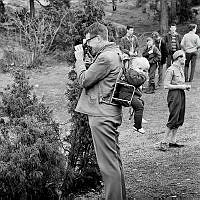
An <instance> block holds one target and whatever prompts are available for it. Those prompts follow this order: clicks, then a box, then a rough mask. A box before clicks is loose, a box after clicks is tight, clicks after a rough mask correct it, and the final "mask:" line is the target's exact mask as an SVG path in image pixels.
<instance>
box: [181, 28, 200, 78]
mask: <svg viewBox="0 0 200 200" xmlns="http://www.w3.org/2000/svg"><path fill="white" fill-rule="evenodd" d="M196 31H197V25H196V24H190V25H189V32H188V33H186V34H185V35H184V36H183V39H182V41H181V47H182V48H183V50H184V51H185V53H186V62H185V67H184V74H185V82H191V81H192V80H193V77H194V72H195V67H196V60H197V56H198V49H199V48H200V38H199V36H198V35H197V34H196ZM190 63H191V70H190V76H189V77H190V78H189V79H188V71H189V65H190Z"/></svg>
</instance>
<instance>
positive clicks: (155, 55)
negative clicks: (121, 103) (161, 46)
mask: <svg viewBox="0 0 200 200" xmlns="http://www.w3.org/2000/svg"><path fill="white" fill-rule="evenodd" d="M142 55H143V56H144V57H145V58H147V60H148V61H149V64H150V68H149V70H148V72H149V87H148V90H147V91H145V93H147V94H152V93H154V90H155V75H156V69H157V67H158V62H160V60H161V53H160V51H159V50H158V48H157V47H156V46H155V45H154V42H153V39H152V38H150V37H148V38H147V46H146V48H145V49H144V51H143V53H142Z"/></svg>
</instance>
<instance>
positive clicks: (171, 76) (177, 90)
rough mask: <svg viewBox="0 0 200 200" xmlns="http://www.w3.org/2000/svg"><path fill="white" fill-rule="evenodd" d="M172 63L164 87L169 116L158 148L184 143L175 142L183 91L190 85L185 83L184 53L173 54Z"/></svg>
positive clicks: (179, 121) (182, 112) (182, 115)
mask: <svg viewBox="0 0 200 200" xmlns="http://www.w3.org/2000/svg"><path fill="white" fill-rule="evenodd" d="M173 60H174V62H173V64H172V65H171V66H170V67H169V68H168V69H167V71H166V75H165V79H164V88H165V89H168V95H167V103H168V108H169V118H168V122H167V125H166V126H167V127H166V132H165V136H164V139H163V141H162V142H161V143H160V146H159V150H161V151H167V150H168V148H180V147H183V146H184V145H182V144H178V143H177V142H176V135H177V131H178V128H179V127H180V126H182V125H183V123H184V117H185V91H184V90H190V88H191V85H187V84H185V76H184V71H183V68H184V65H185V53H184V52H183V51H182V50H178V51H176V52H175V53H174V54H173Z"/></svg>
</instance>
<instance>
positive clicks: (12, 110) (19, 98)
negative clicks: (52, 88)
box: [0, 71, 65, 200]
mask: <svg viewBox="0 0 200 200" xmlns="http://www.w3.org/2000/svg"><path fill="white" fill-rule="evenodd" d="M32 89H33V86H31V85H29V82H28V78H27V77H26V75H25V73H24V72H23V71H16V72H15V73H14V83H13V84H12V85H10V86H8V87H7V88H6V89H5V91H4V92H3V96H2V105H3V106H2V110H3V113H2V115H3V116H4V118H7V120H6V121H5V120H4V118H2V119H1V123H0V152H1V153H0V197H3V198H5V199H7V198H9V199H11V200H12V199H13V200H18V199H20V200H21V199H24V200H26V199H38V200H39V199H58V198H59V196H58V194H57V192H56V190H58V189H59V185H60V183H61V181H62V177H63V176H64V173H65V159H64V157H63V155H62V154H61V153H60V148H61V145H60V140H59V138H60V137H59V127H58V124H57V123H55V122H54V121H53V119H52V111H51V110H50V109H49V108H48V107H47V106H45V104H44V103H43V102H42V101H39V100H38V98H37V97H36V95H35V94H32V92H31V91H32Z"/></svg>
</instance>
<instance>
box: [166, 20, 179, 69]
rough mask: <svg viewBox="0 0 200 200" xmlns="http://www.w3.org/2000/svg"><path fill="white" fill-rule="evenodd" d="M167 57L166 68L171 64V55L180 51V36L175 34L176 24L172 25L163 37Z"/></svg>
mask: <svg viewBox="0 0 200 200" xmlns="http://www.w3.org/2000/svg"><path fill="white" fill-rule="evenodd" d="M164 40H165V43H166V46H167V51H168V56H167V68H168V67H170V66H171V64H172V61H173V59H172V55H173V54H174V53H175V52H176V51H177V50H180V49H181V35H180V34H179V33H177V32H176V24H174V23H172V24H171V25H170V31H169V32H168V33H167V34H166V35H165V37H164Z"/></svg>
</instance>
